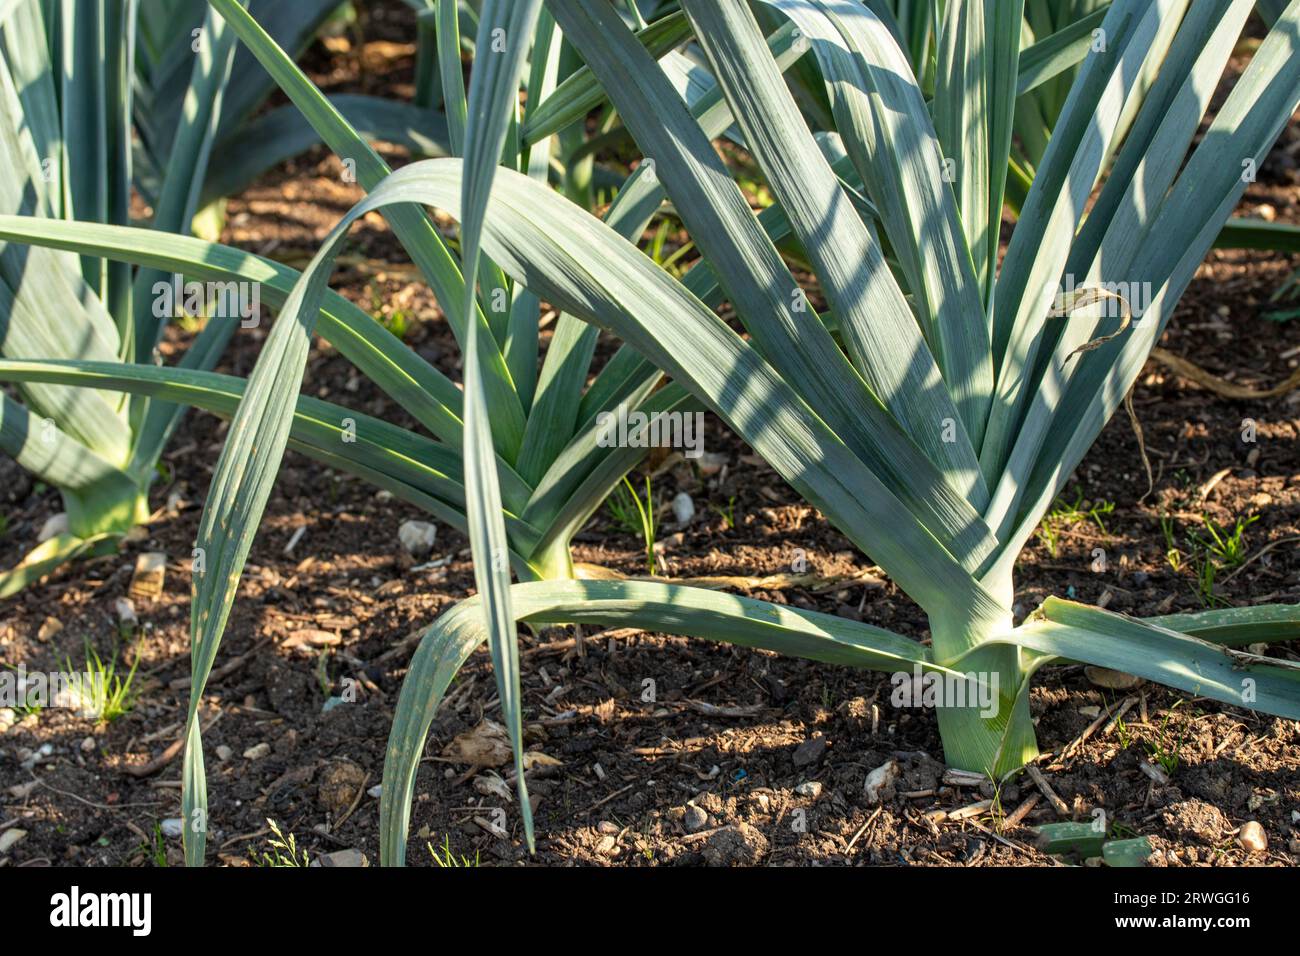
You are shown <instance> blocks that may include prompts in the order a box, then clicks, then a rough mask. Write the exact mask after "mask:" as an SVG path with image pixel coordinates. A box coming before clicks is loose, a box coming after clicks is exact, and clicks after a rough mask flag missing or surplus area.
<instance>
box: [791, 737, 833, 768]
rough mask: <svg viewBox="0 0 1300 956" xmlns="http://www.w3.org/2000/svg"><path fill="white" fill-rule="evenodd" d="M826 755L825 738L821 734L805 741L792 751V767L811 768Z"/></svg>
mask: <svg viewBox="0 0 1300 956" xmlns="http://www.w3.org/2000/svg"><path fill="white" fill-rule="evenodd" d="M825 753H826V738H825V737H823V736H822V735H821V734H818V735H817V736H815V737H811V738H809V739H808V740H805V741H804V742H803V743H801V744H800V745H799V746H798V747H796V748H795V749H794V758H793V759H794V765H795V766H796V767H811V766H813V765H814V764H816V763H817V762H819V761H820V760H821V759H822V755H823V754H825Z"/></svg>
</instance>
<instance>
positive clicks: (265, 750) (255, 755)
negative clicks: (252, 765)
mask: <svg viewBox="0 0 1300 956" xmlns="http://www.w3.org/2000/svg"><path fill="white" fill-rule="evenodd" d="M270 752H271V745H270V744H268V743H266V742H265V741H263V742H262V743H260V744H253V746H251V747H249V748H248V749H247V750H245V751H244V759H245V760H261V759H262V758H263V757H265V756H266V755H267V754H269V753H270Z"/></svg>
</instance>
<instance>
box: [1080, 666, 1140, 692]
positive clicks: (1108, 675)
mask: <svg viewBox="0 0 1300 956" xmlns="http://www.w3.org/2000/svg"><path fill="white" fill-rule="evenodd" d="M1083 673H1084V674H1085V675H1086V676H1087V678H1088V681H1089V682H1090V683H1092V684H1093V685H1094V686H1097V687H1104V688H1106V689H1107V690H1131V689H1132V688H1134V687H1136V686H1137V685H1138V684H1140V683H1142V678H1141V677H1135V676H1134V675H1132V674H1125V673H1124V672H1123V671H1115V670H1111V669H1110V668H1109V667H1094V666H1092V665H1091V664H1089V665H1088V666H1087V667H1085V668H1084V669H1083Z"/></svg>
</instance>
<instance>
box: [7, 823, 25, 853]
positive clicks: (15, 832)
mask: <svg viewBox="0 0 1300 956" xmlns="http://www.w3.org/2000/svg"><path fill="white" fill-rule="evenodd" d="M25 836H27V831H26V830H19V829H18V828H17V827H15V828H13V829H10V830H6V831H5V832H4V833H0V853H8V852H9V850H10V849H11V848H12V847H13V846H14V845H15V844H17V843H18V841H19V840H22V839H23V838H24V837H25Z"/></svg>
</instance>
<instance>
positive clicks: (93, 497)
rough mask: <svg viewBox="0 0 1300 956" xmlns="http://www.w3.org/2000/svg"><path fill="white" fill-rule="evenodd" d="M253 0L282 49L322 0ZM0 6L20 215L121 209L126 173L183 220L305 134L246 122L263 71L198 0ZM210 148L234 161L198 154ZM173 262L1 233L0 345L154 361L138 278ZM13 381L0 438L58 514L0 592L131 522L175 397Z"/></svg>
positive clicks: (264, 86)
mask: <svg viewBox="0 0 1300 956" xmlns="http://www.w3.org/2000/svg"><path fill="white" fill-rule="evenodd" d="M253 5H254V7H255V8H258V9H262V10H264V11H265V13H266V15H267V16H268V17H269V18H270V25H271V27H272V28H273V29H274V30H275V31H276V34H277V35H278V36H279V37H280V39H281V41H282V42H284V43H286V44H287V45H288V46H289V47H290V48H291V49H293V50H294V51H300V50H301V49H303V48H304V47H305V46H306V44H307V42H308V41H309V40H310V39H311V38H312V36H313V35H314V33H315V31H316V29H317V28H318V26H319V25H320V24H321V22H322V21H323V20H324V19H325V18H326V17H327V16H328V15H329V13H330V11H331V10H333V9H334V8H335V7H337V6H338V4H337V0H310V2H307V3H303V4H295V5H294V7H293V10H292V12H291V13H290V11H289V9H288V5H285V4H279V5H277V4H274V3H270V2H264V0H255V2H254V4H253ZM0 14H2V18H0V151H3V154H4V159H5V163H6V168H7V169H9V170H10V171H11V175H10V176H8V177H6V180H5V183H4V185H3V186H0V212H3V213H5V214H10V215H12V214H23V215H25V216H28V217H31V223H32V227H33V228H37V229H40V228H57V226H59V225H62V224H64V223H66V222H69V221H73V220H76V221H80V222H97V223H106V224H115V225H121V226H125V225H128V224H129V222H130V203H131V196H132V190H133V189H134V190H136V191H137V192H138V195H139V196H140V198H141V199H142V200H143V201H145V202H146V203H147V204H148V205H149V206H150V207H151V209H152V219H151V223H150V225H151V227H152V229H153V230H156V231H158V232H161V233H172V232H178V231H180V232H185V231H188V230H189V228H190V226H191V223H192V222H193V221H194V218H195V215H196V213H197V212H198V211H199V209H200V208H201V207H202V206H203V205H204V204H205V203H208V202H210V201H211V200H213V199H215V198H216V197H219V196H222V195H226V194H227V193H228V192H233V191H235V190H237V189H239V188H242V186H243V185H244V184H246V183H247V182H248V181H249V180H251V179H252V178H253V177H255V176H256V175H257V174H258V173H260V172H262V171H263V170H264V169H266V168H267V167H268V166H271V165H274V164H275V163H276V162H279V161H280V159H282V158H283V156H284V155H285V153H284V150H285V149H286V148H288V149H291V150H292V151H293V152H298V151H301V150H302V149H303V148H305V147H306V146H308V145H310V139H311V136H312V135H313V134H312V131H311V128H310V126H309V125H307V124H306V123H305V122H304V121H303V120H302V117H301V114H299V113H297V111H293V112H292V113H290V112H288V111H287V110H286V109H285V108H280V109H278V110H273V111H271V112H270V113H268V114H266V115H264V116H262V117H259V118H258V119H257V120H256V121H252V122H249V121H248V117H249V116H250V115H251V114H252V112H253V111H254V110H255V109H256V108H257V107H258V106H259V105H260V104H261V103H262V101H263V100H264V99H265V98H266V97H267V96H268V95H269V94H270V92H271V91H272V90H273V89H274V82H273V80H272V79H271V77H270V76H269V75H267V74H266V73H265V72H264V71H262V70H260V69H256V68H255V65H254V64H251V63H244V64H242V65H241V64H239V62H238V61H239V60H240V59H249V58H250V57H249V55H248V54H247V52H246V51H245V52H244V53H242V55H237V53H236V42H235V36H234V34H233V33H232V32H231V31H230V30H229V29H228V28H226V26H225V24H224V22H223V21H222V20H221V19H220V18H219V17H215V16H214V15H212V14H209V13H206V8H205V5H204V4H203V3H202V2H194V0H139V2H137V0H91V2H86V3H73V2H71V0H64V2H58V3H38V2H36V0H19V2H12V3H7V4H3V5H0ZM250 67H253V68H250ZM348 105H350V106H353V107H356V108H357V109H358V111H359V112H362V113H363V114H368V113H373V112H376V111H374V110H372V109H366V108H365V107H366V105H367V104H365V103H359V104H358V103H349V104H348ZM392 117H393V114H392V112H391V111H389V112H388V113H382V112H381V113H380V119H381V122H380V123H378V124H373V125H375V126H377V127H379V129H378V132H379V133H381V134H385V135H387V136H388V137H389V138H393V137H392V136H391V134H390V133H389V131H388V130H387V129H384V128H383V127H384V125H385V123H384V122H383V121H384V120H385V119H391V118H392ZM408 118H409V117H408ZM388 125H391V123H389V124H388ZM402 125H403V127H404V128H408V129H410V128H412V127H411V124H410V123H403V124H402ZM425 125H432V126H433V128H434V131H435V132H436V130H437V124H425ZM268 131H270V132H275V133H277V135H276V136H274V137H270V136H268ZM246 139H247V141H248V148H245V146H244V142H245V140H246ZM421 141H423V140H421ZM214 150H215V151H216V155H219V156H220V155H223V154H224V155H230V156H235V157H237V161H236V162H232V163H225V162H222V163H210V159H211V157H212V155H213V154H214ZM431 152H433V151H431ZM435 154H436V153H435ZM210 173H219V175H209V174H210ZM171 278H172V277H171V276H170V275H165V274H163V273H162V272H159V271H156V270H150V269H141V270H138V271H133V270H132V269H131V267H130V266H129V265H128V264H126V263H124V262H110V261H107V260H106V259H105V258H103V257H101V256H97V255H95V254H94V253H86V254H82V255H76V254H73V253H69V252H66V251H58V250H54V249H49V248H45V249H42V248H20V247H17V246H14V245H6V246H5V247H4V248H3V251H0V355H2V356H3V357H4V358H6V359H14V360H22V359H29V358H62V359H69V360H84V361H94V362H101V363H106V364H110V365H116V364H130V363H143V364H146V365H148V364H152V363H153V362H154V361H155V354H156V353H155V350H156V348H157V346H158V344H159V342H160V341H161V338H162V335H163V332H164V330H165V322H166V321H167V320H168V319H170V318H171V317H172V314H171V313H170V312H167V311H166V310H163V312H161V313H160V310H159V309H158V308H156V306H157V304H158V297H157V295H155V294H154V287H155V285H156V284H157V283H159V282H163V283H164V284H168V283H169V280H171ZM52 315H57V316H58V321H51V316H52ZM241 318H242V317H241ZM234 327H235V326H234V323H233V322H230V321H216V322H212V323H209V324H208V325H207V327H206V328H204V329H203V331H202V332H200V334H199V335H198V336H197V337H196V339H195V340H194V342H193V344H192V345H191V347H190V348H189V349H188V351H187V353H186V354H185V357H184V358H183V359H182V361H181V366H182V367H184V368H195V369H204V368H210V367H211V366H212V365H213V364H214V363H215V361H216V360H217V358H218V356H219V355H220V354H221V351H222V350H223V348H224V346H225V344H226V342H227V341H228V339H229V337H230V334H231V332H232V331H233V328H234ZM20 393H21V394H20V397H21V399H22V401H21V402H19V401H15V400H14V399H13V398H11V397H10V396H9V395H3V396H0V449H3V450H4V451H5V452H7V453H8V454H10V455H12V456H13V457H14V458H15V459H16V460H17V461H18V463H19V464H20V465H22V466H23V467H24V468H25V469H27V470H28V471H30V472H31V473H32V474H33V475H35V476H36V477H38V478H39V479H41V480H42V481H45V482H46V483H48V484H50V485H51V486H53V487H55V488H57V489H59V491H60V493H61V494H62V497H63V502H64V509H65V514H66V517H67V526H66V529H65V530H63V532H62V533H59V534H57V535H55V536H54V537H52V538H51V539H50V540H48V541H46V542H44V543H42V544H41V545H40V546H39V547H37V548H36V549H35V550H34V551H33V552H32V553H30V554H29V555H28V556H27V557H26V558H25V559H24V560H23V561H22V563H21V564H20V565H19V566H18V567H17V568H15V569H13V570H12V571H11V572H9V573H7V574H4V575H0V597H5V596H9V595H11V594H13V593H15V592H17V591H18V590H20V589H21V588H22V587H24V586H25V585H26V584H28V583H30V582H31V581H33V580H35V579H37V578H39V577H40V576H41V575H43V574H46V573H48V572H49V571H51V570H53V569H54V568H56V567H58V566H59V565H60V564H62V563H63V562H65V561H67V560H70V559H72V558H74V557H76V556H78V555H83V554H87V553H103V552H105V551H108V550H111V549H112V548H113V547H114V546H115V544H116V542H117V541H118V540H119V539H120V537H121V536H122V535H123V534H124V533H125V532H127V531H129V530H130V529H131V528H132V527H133V526H134V525H136V524H139V523H141V522H143V521H144V520H146V519H147V518H148V515H149V509H148V487H149V484H150V481H151V480H152V477H153V474H154V468H155V465H156V464H157V462H158V459H159V456H160V455H161V453H162V451H163V448H164V447H165V445H166V443H167V441H168V438H169V437H170V436H171V434H172V433H173V432H174V430H175V428H176V426H177V424H178V422H179V420H180V412H179V409H178V407H177V406H175V405H172V404H169V403H166V402H150V401H149V400H148V399H147V398H140V399H137V400H126V399H124V398H123V396H121V395H119V394H114V393H109V392H105V391H102V390H86V389H76V388H70V387H68V386H66V385H58V384H50V383H25V384H23V385H22V386H21V387H20Z"/></svg>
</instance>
